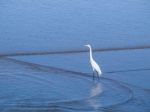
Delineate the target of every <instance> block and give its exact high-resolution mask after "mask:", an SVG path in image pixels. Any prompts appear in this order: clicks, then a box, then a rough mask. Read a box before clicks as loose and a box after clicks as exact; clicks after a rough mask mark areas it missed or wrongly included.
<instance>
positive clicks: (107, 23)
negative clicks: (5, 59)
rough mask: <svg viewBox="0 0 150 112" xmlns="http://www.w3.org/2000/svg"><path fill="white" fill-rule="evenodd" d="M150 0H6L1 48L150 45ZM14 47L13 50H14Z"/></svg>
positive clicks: (0, 9) (0, 5) (0, 19)
mask: <svg viewBox="0 0 150 112" xmlns="http://www.w3.org/2000/svg"><path fill="white" fill-rule="evenodd" d="M149 5H150V1H148V0H125V1H120V0H109V1H106V0H94V1H90V0H71V1H69V0H63V1H62V0H55V1H52V0H44V1H43V0H38V1H35V0H1V1H0V15H1V16H0V23H1V25H0V52H1V53H8V52H9V53H16V52H29V51H30V52H32V51H63V50H74V49H83V45H84V44H86V43H91V44H93V45H94V46H93V47H94V48H110V47H125V46H137V45H149V43H150V38H149V37H150V32H149V29H150V21H149V18H150V7H149ZM12 49H13V50H12Z"/></svg>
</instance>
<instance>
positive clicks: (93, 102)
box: [88, 82, 103, 110]
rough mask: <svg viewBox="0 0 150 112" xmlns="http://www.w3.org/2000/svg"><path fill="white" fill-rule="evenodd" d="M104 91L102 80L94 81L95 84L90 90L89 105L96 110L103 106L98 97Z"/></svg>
mask: <svg viewBox="0 0 150 112" xmlns="http://www.w3.org/2000/svg"><path fill="white" fill-rule="evenodd" d="M102 92H103V89H102V84H101V83H100V82H96V83H94V86H93V88H92V89H91V92H90V99H89V100H88V103H89V105H90V106H91V108H93V109H94V110H97V109H98V108H99V107H100V106H101V104H100V102H99V101H98V99H97V98H98V96H99V95H100V94H101V93H102Z"/></svg>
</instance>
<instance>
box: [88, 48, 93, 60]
mask: <svg viewBox="0 0 150 112" xmlns="http://www.w3.org/2000/svg"><path fill="white" fill-rule="evenodd" d="M89 49H90V60H93V56H92V48H91V47H89Z"/></svg>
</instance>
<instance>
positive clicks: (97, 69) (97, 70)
mask: <svg viewBox="0 0 150 112" xmlns="http://www.w3.org/2000/svg"><path fill="white" fill-rule="evenodd" d="M85 46H86V47H88V48H89V50H90V64H91V67H92V69H93V79H94V74H95V73H96V74H97V77H98V79H99V78H100V76H101V75H102V72H101V69H100V67H99V65H98V64H97V63H96V61H95V60H94V59H93V56H92V47H91V45H89V44H88V45H85Z"/></svg>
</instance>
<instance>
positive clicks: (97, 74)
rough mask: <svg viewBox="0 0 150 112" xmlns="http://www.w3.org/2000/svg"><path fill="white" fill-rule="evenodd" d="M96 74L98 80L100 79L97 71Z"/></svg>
mask: <svg viewBox="0 0 150 112" xmlns="http://www.w3.org/2000/svg"><path fill="white" fill-rule="evenodd" d="M96 74H97V77H98V80H99V79H100V77H99V75H98V72H97V71H96Z"/></svg>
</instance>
